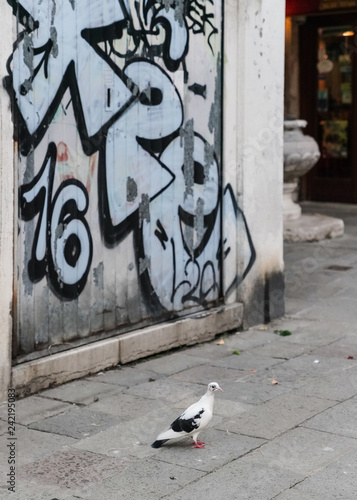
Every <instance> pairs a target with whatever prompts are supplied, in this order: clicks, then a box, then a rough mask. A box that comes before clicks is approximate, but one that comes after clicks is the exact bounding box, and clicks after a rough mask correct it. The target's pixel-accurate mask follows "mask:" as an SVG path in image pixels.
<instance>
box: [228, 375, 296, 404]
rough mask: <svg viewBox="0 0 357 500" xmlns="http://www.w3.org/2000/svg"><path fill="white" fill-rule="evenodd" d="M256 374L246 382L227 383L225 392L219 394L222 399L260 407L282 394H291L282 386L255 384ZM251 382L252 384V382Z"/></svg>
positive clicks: (250, 376)
mask: <svg viewBox="0 0 357 500" xmlns="http://www.w3.org/2000/svg"><path fill="white" fill-rule="evenodd" d="M255 375H256V373H253V374H251V373H249V374H248V375H247V376H246V381H243V380H244V379H241V380H240V381H238V382H232V383H228V384H227V383H226V384H225V386H224V392H223V393H222V394H221V393H220V394H219V397H220V399H228V400H230V401H236V402H240V403H244V404H246V403H249V404H252V405H258V404H261V403H265V402H266V401H269V400H270V399H273V398H276V397H277V396H279V395H281V394H285V393H287V392H290V390H291V389H290V388H288V387H283V386H282V385H272V384H269V385H268V384H262V383H260V382H258V383H255V382H254V380H255V379H254V377H255ZM250 381H251V382H250Z"/></svg>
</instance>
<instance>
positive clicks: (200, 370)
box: [170, 358, 246, 390]
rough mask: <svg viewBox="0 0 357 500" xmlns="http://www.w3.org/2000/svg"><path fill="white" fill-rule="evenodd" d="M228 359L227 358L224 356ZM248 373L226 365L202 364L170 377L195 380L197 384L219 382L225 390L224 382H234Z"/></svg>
mask: <svg viewBox="0 0 357 500" xmlns="http://www.w3.org/2000/svg"><path fill="white" fill-rule="evenodd" d="M224 359H226V358H224ZM245 375H246V374H245V373H244V372H242V371H241V370H234V369H232V368H227V367H224V366H213V365H211V364H209V365H201V366H196V367H194V368H191V369H189V370H184V371H183V372H180V373H176V374H175V375H172V377H170V378H171V379H175V380H183V381H185V382H195V383H196V384H202V385H206V384H208V383H209V382H218V383H219V385H220V387H221V388H222V389H223V390H224V384H225V383H228V382H234V381H236V380H238V379H240V378H242V377H244V376H245Z"/></svg>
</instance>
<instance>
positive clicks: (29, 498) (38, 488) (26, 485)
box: [0, 478, 81, 500]
mask: <svg viewBox="0 0 357 500" xmlns="http://www.w3.org/2000/svg"><path fill="white" fill-rule="evenodd" d="M73 490H74V488H71V490H69V489H64V488H60V487H59V486H55V485H54V484H51V485H44V484H41V485H39V484H35V483H32V482H30V480H29V481H22V480H20V479H18V478H16V488H15V492H14V493H13V492H11V491H7V489H4V487H2V485H1V486H0V500H8V499H10V500H55V499H56V500H78V498H81V497H78V495H76V496H74V495H73Z"/></svg>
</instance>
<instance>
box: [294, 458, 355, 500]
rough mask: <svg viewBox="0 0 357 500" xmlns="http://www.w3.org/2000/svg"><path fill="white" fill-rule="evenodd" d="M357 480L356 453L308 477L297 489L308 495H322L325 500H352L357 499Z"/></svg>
mask: <svg viewBox="0 0 357 500" xmlns="http://www.w3.org/2000/svg"><path fill="white" fill-rule="evenodd" d="M356 478H357V452H356V451H354V452H351V453H349V454H346V455H344V456H343V457H341V458H339V459H338V460H336V461H335V462H333V463H331V464H330V465H329V466H327V467H325V468H324V469H323V470H321V471H318V472H316V473H315V474H313V475H312V476H311V477H308V478H307V479H305V480H304V481H302V482H301V483H299V484H298V485H297V486H296V487H295V489H296V490H297V491H298V492H302V493H304V494H308V495H314V494H318V495H321V496H322V497H323V498H324V499H325V500H336V499H341V500H352V499H354V498H356ZM311 498H313V497H311Z"/></svg>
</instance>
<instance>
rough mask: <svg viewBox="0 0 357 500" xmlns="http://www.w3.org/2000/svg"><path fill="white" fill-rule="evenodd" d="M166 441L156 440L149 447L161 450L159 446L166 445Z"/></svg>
mask: <svg viewBox="0 0 357 500" xmlns="http://www.w3.org/2000/svg"><path fill="white" fill-rule="evenodd" d="M166 441H168V439H158V440H156V441H155V442H154V443H152V445H151V447H152V448H161V446H162V445H163V444H164V443H166Z"/></svg>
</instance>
